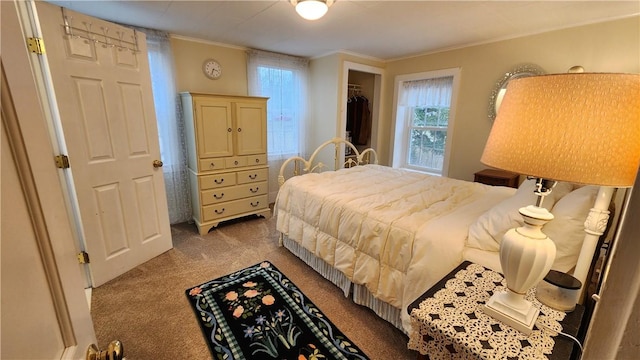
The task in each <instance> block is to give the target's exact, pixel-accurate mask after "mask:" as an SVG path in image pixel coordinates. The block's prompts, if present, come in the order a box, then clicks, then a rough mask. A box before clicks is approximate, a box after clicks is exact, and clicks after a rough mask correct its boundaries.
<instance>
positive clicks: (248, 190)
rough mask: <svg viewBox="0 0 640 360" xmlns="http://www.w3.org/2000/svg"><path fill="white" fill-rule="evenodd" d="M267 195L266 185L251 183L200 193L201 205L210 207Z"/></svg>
mask: <svg viewBox="0 0 640 360" xmlns="http://www.w3.org/2000/svg"><path fill="white" fill-rule="evenodd" d="M266 193H267V183H266V182H260V183H251V184H244V185H238V186H232V187H225V188H218V189H211V190H205V191H203V192H202V193H201V195H200V196H201V199H200V201H201V203H202V205H203V206H204V205H210V204H216V203H221V202H225V201H231V200H237V199H242V198H247V197H252V196H256V195H264V194H266Z"/></svg>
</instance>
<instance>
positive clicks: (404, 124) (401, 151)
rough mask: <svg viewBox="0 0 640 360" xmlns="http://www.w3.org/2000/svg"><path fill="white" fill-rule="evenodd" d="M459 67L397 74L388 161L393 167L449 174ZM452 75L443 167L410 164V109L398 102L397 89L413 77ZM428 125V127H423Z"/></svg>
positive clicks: (425, 78) (422, 78)
mask: <svg viewBox="0 0 640 360" xmlns="http://www.w3.org/2000/svg"><path fill="white" fill-rule="evenodd" d="M460 73H461V69H460V68H450V69H442V70H435V71H427V72H420V73H413V74H405V75H398V76H396V77H395V81H394V83H395V85H394V97H393V109H395V111H394V118H393V121H394V123H395V126H394V130H395V131H394V135H393V143H392V163H391V165H392V166H393V167H396V168H406V169H412V170H416V171H420V172H424V173H428V174H431V175H437V176H448V174H449V163H450V158H451V151H452V148H453V129H454V125H455V118H456V108H457V102H458V93H459V90H460ZM449 76H452V77H453V81H452V85H451V86H452V88H451V102H450V107H449V119H448V125H447V129H446V141H445V146H444V159H443V162H442V169H441V170H440V171H438V170H437V169H428V168H425V167H420V166H415V165H410V164H409V163H408V159H409V158H408V149H409V144H410V133H411V130H412V127H411V126H410V123H409V121H410V119H411V113H410V109H409V108H408V107H403V106H399V105H398V99H399V97H400V94H401V93H400V92H401V91H402V88H403V86H404V83H405V82H409V81H416V80H428V79H435V78H442V77H449ZM425 128H428V127H425ZM436 130H438V131H440V130H441V128H437V129H436Z"/></svg>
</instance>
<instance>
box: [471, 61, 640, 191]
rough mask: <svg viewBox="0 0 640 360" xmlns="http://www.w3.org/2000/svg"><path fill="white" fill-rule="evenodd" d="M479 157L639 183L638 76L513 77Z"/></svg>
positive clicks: (546, 173) (509, 166) (522, 169)
mask: <svg viewBox="0 0 640 360" xmlns="http://www.w3.org/2000/svg"><path fill="white" fill-rule="evenodd" d="M481 161H482V163H484V164H486V165H488V166H491V167H495V168H499V169H503V170H508V171H512V172H516V173H519V174H523V175H530V176H534V177H538V178H544V179H549V180H557V181H566V182H572V183H581V184H594V185H604V186H614V187H628V186H631V185H633V182H634V180H635V177H636V174H637V173H638V166H639V165H640V75H639V74H607V73H568V74H554V75H542V76H534V77H527V78H520V79H516V80H513V81H510V82H509V85H508V87H507V93H506V95H505V97H504V100H503V101H502V104H501V105H500V110H499V112H498V115H497V117H496V120H495V122H494V124H493V128H492V129H491V133H490V134H489V139H488V140H487V144H486V146H485V149H484V153H483V154H482V158H481Z"/></svg>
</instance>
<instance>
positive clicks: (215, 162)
mask: <svg viewBox="0 0 640 360" xmlns="http://www.w3.org/2000/svg"><path fill="white" fill-rule="evenodd" d="M198 163H199V166H200V167H199V170H200V171H213V170H222V169H224V159H213V158H210V159H200V160H199V161H198Z"/></svg>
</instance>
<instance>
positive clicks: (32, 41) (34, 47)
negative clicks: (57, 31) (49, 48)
mask: <svg viewBox="0 0 640 360" xmlns="http://www.w3.org/2000/svg"><path fill="white" fill-rule="evenodd" d="M27 47H28V48H29V51H31V52H32V53H36V54H40V55H42V54H44V41H43V40H42V39H41V38H36V37H30V38H27Z"/></svg>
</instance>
